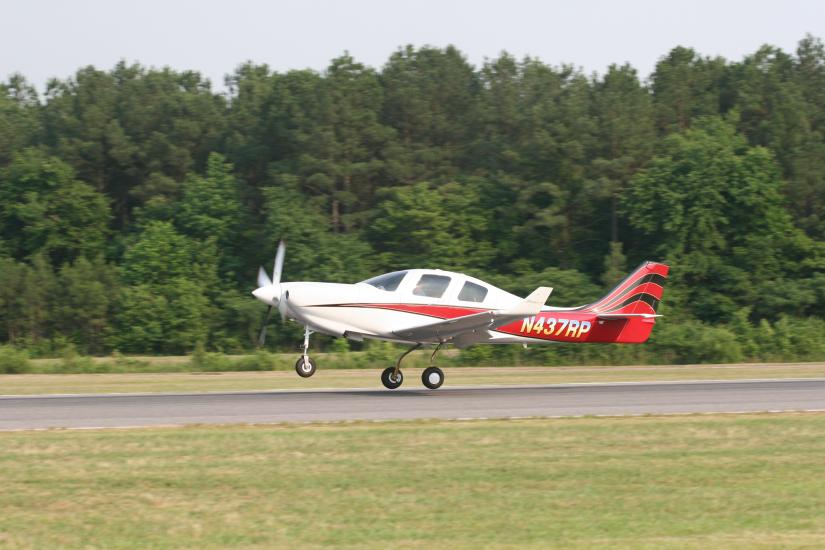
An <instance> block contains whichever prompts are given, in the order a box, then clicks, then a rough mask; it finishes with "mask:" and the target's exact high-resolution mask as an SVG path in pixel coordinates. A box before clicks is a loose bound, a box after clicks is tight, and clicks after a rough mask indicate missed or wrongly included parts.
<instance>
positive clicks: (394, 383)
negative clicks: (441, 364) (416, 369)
mask: <svg viewBox="0 0 825 550" xmlns="http://www.w3.org/2000/svg"><path fill="white" fill-rule="evenodd" d="M420 347H421V344H416V345H414V346H413V347H411V348H410V349H408V350H407V351H405V352H404V353H403V354H401V357H399V358H398V361H396V363H395V367H387V368H386V369H384V372H382V373H381V383H382V384H384V387H385V388H387V389H388V390H394V389H397V388H398V387H400V386H401V384H403V383H404V374H402V372H401V361H402V360H403V359H404V358H405V357H406V356H407V355H409V354H410V353H412V352H414V351H415V350H417V349H418V348H420Z"/></svg>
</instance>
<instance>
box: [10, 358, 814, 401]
mask: <svg viewBox="0 0 825 550" xmlns="http://www.w3.org/2000/svg"><path fill="white" fill-rule="evenodd" d="M445 372H446V375H447V378H446V383H445V387H449V386H463V385H468V386H469V385H485V384H488V385H489V384H561V383H570V382H636V381H650V380H736V379H746V378H825V363H789V364H779V363H768V364H742V365H674V366H637V367H458V368H445ZM404 373H405V375H406V376H405V377H406V379H407V382H406V383H405V386H404V387H420V381H419V377H420V373H421V370H420V369H412V368H411V369H404ZM379 374H380V369H349V370H345V369H332V370H325V369H323V367H320V368H319V369H318V372H317V373H316V374H315V375H314V376H313V377H312V378H307V379H305V378H300V377H298V376H297V375H296V374H295V371H293V370H288V371H268V372H225V373H217V372H216V373H186V372H183V373H139V374H138V373H130V374H14V375H0V395H31V394H40V393H130V392H131V393H134V392H201V391H247V390H249V391H260V390H271V389H307V390H312V389H319V388H380V387H381V383H380V381H379V379H378V377H379Z"/></svg>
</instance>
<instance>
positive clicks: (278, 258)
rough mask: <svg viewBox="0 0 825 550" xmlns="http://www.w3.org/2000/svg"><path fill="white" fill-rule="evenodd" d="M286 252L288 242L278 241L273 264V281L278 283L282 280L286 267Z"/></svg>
mask: <svg viewBox="0 0 825 550" xmlns="http://www.w3.org/2000/svg"><path fill="white" fill-rule="evenodd" d="M285 253H286V242H285V241H281V242H279V243H278V252H277V254H275V265H273V266H272V282H273V283H274V284H278V283H280V282H281V272H282V271H283V268H284V254H285Z"/></svg>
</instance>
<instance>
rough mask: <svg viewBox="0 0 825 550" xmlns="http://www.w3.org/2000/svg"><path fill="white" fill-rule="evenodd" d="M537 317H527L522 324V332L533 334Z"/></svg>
mask: <svg viewBox="0 0 825 550" xmlns="http://www.w3.org/2000/svg"><path fill="white" fill-rule="evenodd" d="M535 320H536V318H535V317H525V318H524V321H522V322H521V331H520V332H532V330H533V323H534V322H535Z"/></svg>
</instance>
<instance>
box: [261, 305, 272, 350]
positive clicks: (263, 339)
mask: <svg viewBox="0 0 825 550" xmlns="http://www.w3.org/2000/svg"><path fill="white" fill-rule="evenodd" d="M271 316H272V306H269V307H268V308H267V309H266V317H265V318H264V324H263V326H261V333H260V334H259V335H258V347H262V346H263V345H264V343H265V342H266V326H267V325H268V324H269V318H270V317H271Z"/></svg>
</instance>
